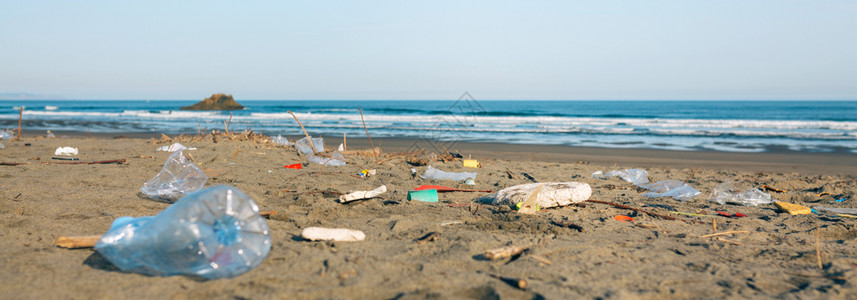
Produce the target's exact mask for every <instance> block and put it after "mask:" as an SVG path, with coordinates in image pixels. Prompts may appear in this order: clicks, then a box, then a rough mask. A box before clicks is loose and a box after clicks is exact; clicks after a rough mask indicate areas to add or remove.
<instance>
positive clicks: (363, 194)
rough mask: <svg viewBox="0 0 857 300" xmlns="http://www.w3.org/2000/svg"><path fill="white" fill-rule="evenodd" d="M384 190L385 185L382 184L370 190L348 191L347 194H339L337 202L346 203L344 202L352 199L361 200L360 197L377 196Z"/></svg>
mask: <svg viewBox="0 0 857 300" xmlns="http://www.w3.org/2000/svg"><path fill="white" fill-rule="evenodd" d="M386 191H387V186H386V185H382V186H379V187H378V188H376V189H374V190H371V191H356V192H352V193H348V194H345V195H342V196H339V203H346V202H351V201H354V200H362V199H369V198H372V197H377V196H378V195H380V194H383V193H384V192H386Z"/></svg>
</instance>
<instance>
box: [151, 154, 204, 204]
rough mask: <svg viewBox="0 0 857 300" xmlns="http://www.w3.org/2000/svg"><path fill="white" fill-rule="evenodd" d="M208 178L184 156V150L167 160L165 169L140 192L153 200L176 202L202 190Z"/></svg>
mask: <svg viewBox="0 0 857 300" xmlns="http://www.w3.org/2000/svg"><path fill="white" fill-rule="evenodd" d="M207 180H208V176H206V175H205V173H202V171H201V170H200V169H199V168H198V167H197V166H196V165H195V164H193V163H192V162H190V161H188V160H187V158H185V157H184V155H182V150H179V151H176V152H173V154H171V155H170V157H168V158H167V162H166V163H165V164H164V168H163V169H162V170H161V172H160V173H158V175H156V176H155V177H152V178H151V179H149V180H148V181H146V183H144V184H143V187H142V188H140V191H141V192H143V194H144V195H146V196H148V197H149V198H153V199H161V200H167V201H169V202H175V201H176V200H177V199H179V198H181V197H182V196H184V195H185V194H187V193H190V192H195V191H198V190H201V189H202V187H203V186H204V185H205V182H206V181H207Z"/></svg>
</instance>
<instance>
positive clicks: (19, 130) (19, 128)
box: [16, 105, 24, 141]
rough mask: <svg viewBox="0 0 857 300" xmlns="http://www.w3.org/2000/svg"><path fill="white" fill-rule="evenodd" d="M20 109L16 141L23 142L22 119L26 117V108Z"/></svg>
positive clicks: (21, 107)
mask: <svg viewBox="0 0 857 300" xmlns="http://www.w3.org/2000/svg"><path fill="white" fill-rule="evenodd" d="M18 109H19V111H18V137H17V138H16V140H18V141H20V140H21V119H22V118H23V117H24V106H23V105H21V106H20V107H19V108H18Z"/></svg>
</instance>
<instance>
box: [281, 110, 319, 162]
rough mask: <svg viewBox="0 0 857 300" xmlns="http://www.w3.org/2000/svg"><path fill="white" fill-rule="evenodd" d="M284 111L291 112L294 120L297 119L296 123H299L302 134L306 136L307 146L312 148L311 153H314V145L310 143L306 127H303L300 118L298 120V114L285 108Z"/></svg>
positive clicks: (310, 139)
mask: <svg viewBox="0 0 857 300" xmlns="http://www.w3.org/2000/svg"><path fill="white" fill-rule="evenodd" d="M286 112H287V113H290V114H292V117H293V118H295V121H298V125H301V130H303V131H304V135H305V136H306V139H307V140H308V141H309V147H310V148H312V153H315V145H313V144H312V138H311V137H309V133H307V132H306V128H304V124H303V123H301V120H298V116H295V113H293V112H292V111H291V110H287V111H286Z"/></svg>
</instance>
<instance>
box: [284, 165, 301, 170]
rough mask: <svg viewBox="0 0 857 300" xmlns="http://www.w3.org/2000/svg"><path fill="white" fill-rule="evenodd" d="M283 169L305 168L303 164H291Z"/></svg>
mask: <svg viewBox="0 0 857 300" xmlns="http://www.w3.org/2000/svg"><path fill="white" fill-rule="evenodd" d="M283 168H287V169H295V170H300V169H301V168H303V165H301V164H291V165H287V166H283Z"/></svg>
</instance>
